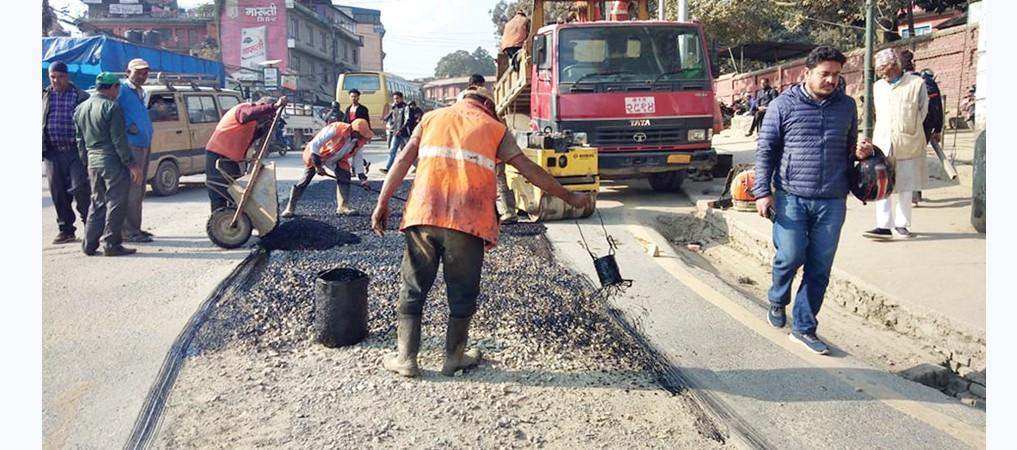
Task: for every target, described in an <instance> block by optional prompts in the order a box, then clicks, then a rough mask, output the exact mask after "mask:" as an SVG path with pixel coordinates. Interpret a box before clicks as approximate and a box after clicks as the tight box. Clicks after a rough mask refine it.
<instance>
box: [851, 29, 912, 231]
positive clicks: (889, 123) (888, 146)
mask: <svg viewBox="0 0 1017 450" xmlns="http://www.w3.org/2000/svg"><path fill="white" fill-rule="evenodd" d="M875 60H876V61H875V66H876V67H875V69H876V74H878V75H879V77H880V80H879V81H877V82H876V83H875V85H873V87H872V99H873V105H874V106H875V109H876V125H875V127H874V129H873V135H872V143H873V144H875V145H876V146H877V147H879V148H880V149H883V150H884V151H885V152H887V154H888V155H889V156H891V157H893V159H894V160H895V161H896V167H895V169H896V170H895V172H896V176H897V178H896V180H895V183H894V187H893V194H892V195H890V196H889V197H887V198H885V199H883V200H879V201H877V202H876V228H874V229H871V230H869V231H866V232H864V233H862V234H863V235H864V236H865V237H867V238H871V239H884V240H885V239H893V232H891V231H890V228H891V227H892V228H893V229H894V230H895V231H896V232H897V235H898V236H900V237H902V238H911V237H914V233H912V232H911V231H910V228H911V194H912V192H914V191H920V190H921V189H922V182H923V181H925V179H926V178H927V177H928V175H927V173H928V169H927V166H926V163H925V145H926V144H927V143H928V142H927V141H926V140H925V128H924V126H923V125H922V122H924V121H925V115H926V113H927V112H928V111H929V94H928V91H926V88H925V81H924V80H922V77H920V76H916V75H912V74H910V73H905V72H904V69H903V68H902V66H901V62H900V57H899V55H898V53H897V51H896V50H894V49H892V48H888V49H884V50H882V51H880V52H879V53H877V54H876V56H875ZM893 198H896V199H897V208H896V214H895V213H894V211H893V207H892V203H891V202H892V200H893Z"/></svg>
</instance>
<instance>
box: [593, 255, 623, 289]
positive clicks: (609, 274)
mask: <svg viewBox="0 0 1017 450" xmlns="http://www.w3.org/2000/svg"><path fill="white" fill-rule="evenodd" d="M593 267H594V268H595V269H597V278H600V285H601V286H602V287H608V286H614V285H616V284H618V283H623V282H625V281H626V280H623V279H622V277H621V272H619V271H618V263H617V262H615V260H614V255H605V256H601V257H600V258H596V259H594V260H593Z"/></svg>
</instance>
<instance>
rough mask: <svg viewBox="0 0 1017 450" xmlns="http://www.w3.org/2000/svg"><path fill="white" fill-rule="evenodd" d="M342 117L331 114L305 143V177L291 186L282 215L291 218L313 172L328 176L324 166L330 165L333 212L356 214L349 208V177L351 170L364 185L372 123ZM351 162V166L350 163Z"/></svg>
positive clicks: (350, 176)
mask: <svg viewBox="0 0 1017 450" xmlns="http://www.w3.org/2000/svg"><path fill="white" fill-rule="evenodd" d="M340 119H341V116H336V117H332V118H331V120H332V122H331V123H329V124H328V125H325V127H324V128H322V129H321V131H318V134H316V135H314V139H311V141H310V142H308V143H307V145H305V146H304V165H305V166H307V170H305V171H304V177H303V178H301V179H300V181H299V182H297V184H296V185H295V186H293V187H292V188H291V189H290V200H289V202H288V203H287V204H286V210H284V211H283V212H282V216H283V217H293V215H294V214H296V211H297V202H299V201H300V196H302V195H304V189H307V185H309V184H311V180H312V179H313V178H314V175H327V173H326V172H325V167H326V166H328V167H333V168H334V170H335V175H336V177H335V178H336V189H335V202H336V208H335V212H336V214H342V215H347V214H356V211H354V210H353V209H351V208H350V207H349V206H348V205H349V201H350V180H351V179H352V178H353V177H352V174H351V173H350V171H351V169H352V170H355V171H356V172H357V178H358V179H360V181H361V183H362V184H363V185H364V186H366V185H367V174H366V172H367V170H366V169H365V168H364V152H363V151H362V150H361V149H362V148H363V147H364V145H366V144H367V143H368V142H370V141H371V137H372V136H373V134H372V133H371V126H370V125H368V124H367V121H366V120H364V119H356V120H354V121H353V123H345V122H341V121H340ZM351 161H352V163H353V165H352V168H351V167H350V162H351Z"/></svg>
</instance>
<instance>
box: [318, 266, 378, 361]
mask: <svg viewBox="0 0 1017 450" xmlns="http://www.w3.org/2000/svg"><path fill="white" fill-rule="evenodd" d="M370 280H371V279H370V277H368V276H367V274H366V273H364V272H362V271H360V270H357V269H349V268H345V267H336V268H333V269H329V270H324V271H321V272H318V277H317V279H316V280H315V282H314V290H315V298H314V320H313V321H312V328H313V329H314V338H315V340H317V341H318V342H320V343H321V344H322V345H324V346H326V347H333V348H334V347H344V346H349V345H354V344H357V343H359V342H360V341H362V340H364V338H365V337H367V285H368V283H369V282H370Z"/></svg>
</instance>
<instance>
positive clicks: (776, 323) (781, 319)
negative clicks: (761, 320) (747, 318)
mask: <svg viewBox="0 0 1017 450" xmlns="http://www.w3.org/2000/svg"><path fill="white" fill-rule="evenodd" d="M766 321H767V322H770V325H772V326H773V327H774V328H784V324H785V323H786V322H787V315H786V314H784V307H783V306H772V305H771V306H770V311H769V312H767V313H766Z"/></svg>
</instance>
